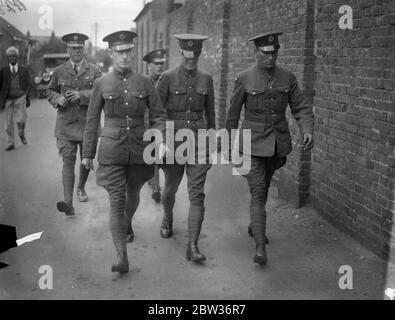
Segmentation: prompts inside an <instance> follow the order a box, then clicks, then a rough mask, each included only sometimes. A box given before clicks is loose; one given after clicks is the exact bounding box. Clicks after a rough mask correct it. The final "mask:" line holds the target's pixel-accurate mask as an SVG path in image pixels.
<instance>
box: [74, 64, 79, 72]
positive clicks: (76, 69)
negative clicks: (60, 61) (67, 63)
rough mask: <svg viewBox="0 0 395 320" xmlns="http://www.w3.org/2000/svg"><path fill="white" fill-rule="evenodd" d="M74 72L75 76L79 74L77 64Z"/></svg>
mask: <svg viewBox="0 0 395 320" xmlns="http://www.w3.org/2000/svg"><path fill="white" fill-rule="evenodd" d="M74 72H75V74H78V67H77V65H76V64H75V65H74Z"/></svg>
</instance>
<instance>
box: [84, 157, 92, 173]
mask: <svg viewBox="0 0 395 320" xmlns="http://www.w3.org/2000/svg"><path fill="white" fill-rule="evenodd" d="M82 165H83V166H84V167H85V169H86V170H92V171H94V170H95V167H94V166H93V159H90V158H84V159H82Z"/></svg>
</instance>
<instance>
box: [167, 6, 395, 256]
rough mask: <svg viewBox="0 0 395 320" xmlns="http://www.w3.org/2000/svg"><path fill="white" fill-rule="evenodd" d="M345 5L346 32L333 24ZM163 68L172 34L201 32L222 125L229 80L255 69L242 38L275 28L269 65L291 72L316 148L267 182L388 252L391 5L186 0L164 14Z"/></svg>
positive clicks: (394, 137) (393, 237) (392, 138)
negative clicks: (309, 110)
mask: <svg viewBox="0 0 395 320" xmlns="http://www.w3.org/2000/svg"><path fill="white" fill-rule="evenodd" d="M342 5H350V6H351V7H352V8H353V11H354V12H353V14H354V29H353V30H341V29H340V28H339V24H338V22H339V18H340V17H341V14H339V12H338V10H339V8H340V6H342ZM168 18H169V19H168V33H169V35H170V36H169V39H168V44H169V56H170V61H169V64H170V67H174V66H175V65H177V64H178V63H179V55H178V43H177V41H176V40H175V39H174V38H173V37H172V35H174V34H177V33H186V32H192V33H200V34H206V35H208V36H209V37H210V39H209V40H208V41H206V42H205V48H204V51H203V55H202V58H201V67H202V68H203V69H205V70H208V71H209V72H210V73H211V74H212V75H213V78H214V84H215V93H216V107H217V124H218V127H223V123H224V119H225V114H226V112H225V109H226V107H228V106H229V100H230V97H231V95H232V90H233V81H234V76H235V75H236V74H237V73H238V72H240V71H242V70H244V69H246V68H248V67H249V66H251V65H253V64H254V63H255V58H254V54H253V45H252V44H251V43H249V42H248V41H247V40H248V38H249V37H250V36H252V35H255V34H258V33H261V32H262V33H263V32H270V31H281V32H283V33H284V35H283V36H281V37H280V41H281V45H282V48H281V50H280V54H279V60H278V63H279V64H280V65H283V66H285V67H286V68H287V69H289V70H290V71H292V72H294V73H295V75H296V77H297V79H298V82H299V85H300V87H301V88H302V89H303V90H304V92H305V97H306V101H307V103H309V104H311V105H313V106H314V110H315V116H316V126H315V147H314V149H313V150H312V151H308V152H305V151H302V150H301V147H300V136H299V130H298V128H297V125H296V123H295V121H294V120H293V119H292V117H291V116H290V115H289V113H288V115H287V116H288V119H289V124H290V129H291V133H292V135H293V147H294V151H293V152H292V154H290V155H289V157H288V161H287V165H286V166H285V167H284V168H282V169H280V170H279V171H278V173H277V174H276V177H275V182H276V183H277V185H278V187H279V191H280V195H282V196H283V197H286V198H287V199H288V200H290V201H291V202H294V203H295V205H296V206H302V205H304V204H305V203H307V202H309V201H312V203H313V204H314V206H315V207H316V208H317V209H319V211H320V212H321V213H322V214H323V215H324V216H325V217H327V218H328V219H329V220H330V221H332V222H333V223H334V224H336V225H337V226H339V227H341V228H342V229H344V230H346V231H347V232H349V233H350V234H351V235H353V236H354V237H355V238H357V239H359V240H361V241H362V242H363V243H364V244H365V245H367V246H368V247H370V248H371V249H373V250H374V251H375V252H376V253H378V254H380V255H382V256H388V253H389V252H390V250H391V248H392V249H393V248H394V247H395V242H394V241H395V234H394V229H393V228H394V227H393V219H394V211H395V209H394V208H395V201H394V181H395V180H394V177H395V174H394V173H395V151H394V145H395V114H394V111H395V104H394V103H395V90H394V89H395V87H394V81H395V63H394V61H395V56H394V55H395V1H391V0H354V1H351V0H329V1H328V0H315V1H314V0H289V1H285V0H265V1H262V0H245V1H239V0H217V1H210V0H193V1H191V0H189V1H186V3H185V5H184V6H183V7H181V8H180V9H178V10H176V11H174V12H173V13H171V14H170V15H169V17H168Z"/></svg>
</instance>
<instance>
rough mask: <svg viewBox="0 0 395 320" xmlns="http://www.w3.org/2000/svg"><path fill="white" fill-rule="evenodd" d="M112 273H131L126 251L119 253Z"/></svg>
mask: <svg viewBox="0 0 395 320" xmlns="http://www.w3.org/2000/svg"><path fill="white" fill-rule="evenodd" d="M111 271H112V272H119V273H128V272H129V261H128V254H127V252H126V251H121V252H120V253H118V256H117V260H116V261H115V263H114V264H113V265H112V268H111Z"/></svg>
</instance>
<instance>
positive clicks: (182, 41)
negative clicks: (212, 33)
mask: <svg viewBox="0 0 395 320" xmlns="http://www.w3.org/2000/svg"><path fill="white" fill-rule="evenodd" d="M174 38H176V39H177V40H178V41H179V45H180V49H181V50H183V54H184V56H185V57H186V58H193V57H195V56H199V55H200V54H201V52H202V47H203V41H205V40H207V39H208V37H206V36H202V35H199V34H191V33H185V34H176V35H175V36H174Z"/></svg>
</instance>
